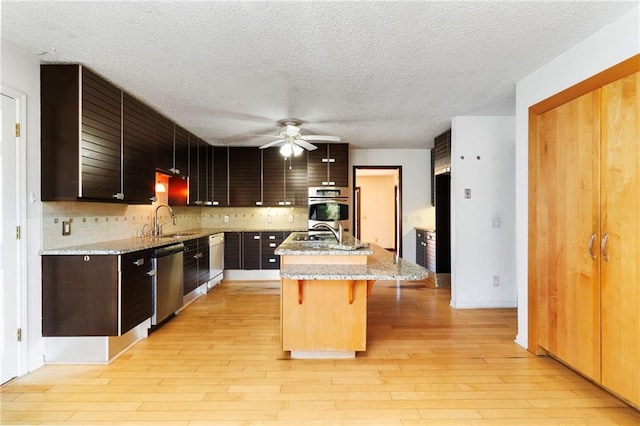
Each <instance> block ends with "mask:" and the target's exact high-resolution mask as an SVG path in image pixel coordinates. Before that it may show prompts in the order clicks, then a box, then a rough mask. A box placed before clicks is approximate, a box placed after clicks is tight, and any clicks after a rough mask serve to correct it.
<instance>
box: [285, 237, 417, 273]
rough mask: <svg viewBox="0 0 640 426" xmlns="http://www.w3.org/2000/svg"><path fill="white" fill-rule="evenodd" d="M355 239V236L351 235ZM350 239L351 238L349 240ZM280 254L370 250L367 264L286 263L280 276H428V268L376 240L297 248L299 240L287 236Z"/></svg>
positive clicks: (346, 253)
mask: <svg viewBox="0 0 640 426" xmlns="http://www.w3.org/2000/svg"><path fill="white" fill-rule="evenodd" d="M351 238H352V239H353V237H351ZM345 242H346V243H348V242H350V240H346V241H345ZM276 254H280V255H290V256H295V255H318V256H323V255H324V256H326V255H348V254H352V255H353V254H359V255H363V254H367V255H368V257H367V264H366V265H322V264H300V265H295V264H294V265H286V264H285V265H282V266H281V267H280V276H281V277H282V278H287V279H292V280H403V281H406V280H422V279H425V278H427V270H426V269H425V268H423V267H421V266H418V265H416V264H414V263H411V262H408V261H406V260H404V259H401V258H398V259H396V257H395V255H394V254H393V253H391V252H388V251H387V250H385V249H383V248H382V247H380V246H378V245H376V244H370V247H369V249H367V250H363V249H358V250H352V251H342V250H335V249H333V250H332V249H329V248H327V249H322V248H315V249H314V248H307V247H302V248H300V249H299V250H297V251H296V250H295V242H291V241H289V239H287V240H286V241H285V242H283V243H282V245H280V247H278V248H277V249H276Z"/></svg>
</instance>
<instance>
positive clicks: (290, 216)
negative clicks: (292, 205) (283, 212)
mask: <svg viewBox="0 0 640 426" xmlns="http://www.w3.org/2000/svg"><path fill="white" fill-rule="evenodd" d="M289 223H293V215H292V214H290V215H289Z"/></svg>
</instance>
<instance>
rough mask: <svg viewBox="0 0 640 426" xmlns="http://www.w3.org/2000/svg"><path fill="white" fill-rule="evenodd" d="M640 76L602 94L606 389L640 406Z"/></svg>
mask: <svg viewBox="0 0 640 426" xmlns="http://www.w3.org/2000/svg"><path fill="white" fill-rule="evenodd" d="M639 100H640V73H636V74H634V75H631V76H629V77H626V78H623V79H621V80H618V81H616V82H614V83H611V84H609V85H607V86H604V87H603V89H602V102H603V108H602V139H603V140H602V144H603V145H602V208H603V209H602V211H603V218H602V236H603V238H604V237H607V241H606V246H605V247H603V250H604V251H606V255H607V258H608V260H607V258H604V256H603V259H602V384H603V385H604V386H606V387H608V388H610V389H611V390H613V391H614V392H617V393H619V394H620V395H622V396H623V397H625V398H627V399H629V400H631V401H632V402H634V403H635V404H640V101H639Z"/></svg>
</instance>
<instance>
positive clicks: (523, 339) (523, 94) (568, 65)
mask: <svg viewBox="0 0 640 426" xmlns="http://www.w3.org/2000/svg"><path fill="white" fill-rule="evenodd" d="M638 53H640V6H639V7H635V8H634V9H632V10H631V11H629V12H628V13H626V14H625V15H623V16H622V17H620V18H619V19H617V20H616V21H614V22H612V23H611V24H609V25H607V26H605V27H604V28H602V29H601V30H599V31H598V32H596V33H595V34H593V35H592V36H590V37H589V38H587V39H585V40H583V41H582V42H580V43H579V44H577V45H576V46H574V47H573V48H571V49H569V50H568V51H566V52H565V53H563V54H561V55H559V56H558V57H556V58H555V59H554V60H553V61H551V62H549V63H548V64H546V65H544V66H543V67H541V68H539V69H538V70H536V71H534V72H533V73H531V74H529V75H528V76H527V77H525V78H523V79H522V80H520V81H519V82H518V83H517V85H516V282H517V286H518V336H517V337H516V342H517V343H518V344H520V345H521V346H523V347H525V348H527V347H528V313H529V310H528V305H527V303H528V294H527V291H528V283H527V270H528V266H527V262H528V251H527V245H528V240H527V233H528V197H529V193H528V146H529V135H528V131H529V130H528V128H529V107H530V106H532V105H535V104H536V103H538V102H540V101H542V100H544V99H546V98H548V97H550V96H553V95H555V94H556V93H558V92H560V91H562V90H564V89H566V88H568V87H571V86H573V85H574V84H577V83H579V82H581V81H583V80H586V79H587V78H589V77H591V76H593V75H594V74H597V73H599V72H601V71H604V70H605V69H607V68H610V67H612V66H613V65H615V64H617V63H620V62H622V61H624V60H625V59H628V58H630V57H632V56H634V55H636V54H638Z"/></svg>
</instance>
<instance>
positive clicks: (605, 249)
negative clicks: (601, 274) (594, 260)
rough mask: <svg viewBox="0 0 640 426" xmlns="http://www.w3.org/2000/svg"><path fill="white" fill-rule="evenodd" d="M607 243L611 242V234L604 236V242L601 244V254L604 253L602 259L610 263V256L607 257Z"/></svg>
mask: <svg viewBox="0 0 640 426" xmlns="http://www.w3.org/2000/svg"><path fill="white" fill-rule="evenodd" d="M607 241H609V234H608V233H606V234H604V237H602V242H600V253H602V258H603V259H604V260H605V262H608V261H609V256H607Z"/></svg>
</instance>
